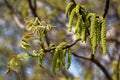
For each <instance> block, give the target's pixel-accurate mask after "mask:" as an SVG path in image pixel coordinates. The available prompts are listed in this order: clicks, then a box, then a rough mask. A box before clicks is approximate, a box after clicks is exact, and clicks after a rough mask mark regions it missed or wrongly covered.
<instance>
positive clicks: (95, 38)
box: [92, 26, 97, 54]
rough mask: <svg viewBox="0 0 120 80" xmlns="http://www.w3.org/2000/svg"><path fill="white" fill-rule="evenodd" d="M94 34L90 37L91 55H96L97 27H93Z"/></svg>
mask: <svg viewBox="0 0 120 80" xmlns="http://www.w3.org/2000/svg"><path fill="white" fill-rule="evenodd" d="M94 29H95V30H94V33H93V37H92V53H93V54H95V53H96V46H97V31H96V29H97V26H95V28H94Z"/></svg>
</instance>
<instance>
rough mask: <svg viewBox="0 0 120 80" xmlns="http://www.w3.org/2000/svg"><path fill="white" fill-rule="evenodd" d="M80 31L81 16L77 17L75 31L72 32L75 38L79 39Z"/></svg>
mask: <svg viewBox="0 0 120 80" xmlns="http://www.w3.org/2000/svg"><path fill="white" fill-rule="evenodd" d="M81 29H82V16H81V15H79V16H78V19H77V23H76V26H75V31H74V33H75V34H76V35H77V38H80V35H81Z"/></svg>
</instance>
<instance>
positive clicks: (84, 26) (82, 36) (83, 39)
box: [81, 23, 86, 42]
mask: <svg viewBox="0 0 120 80" xmlns="http://www.w3.org/2000/svg"><path fill="white" fill-rule="evenodd" d="M81 38H82V42H83V41H86V23H84V24H83V26H82V33H81Z"/></svg>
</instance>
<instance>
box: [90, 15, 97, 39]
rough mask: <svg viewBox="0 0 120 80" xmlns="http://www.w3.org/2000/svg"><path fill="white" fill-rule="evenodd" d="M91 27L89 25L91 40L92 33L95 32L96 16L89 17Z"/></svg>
mask: <svg viewBox="0 0 120 80" xmlns="http://www.w3.org/2000/svg"><path fill="white" fill-rule="evenodd" d="M90 19H91V25H90V38H91V39H92V37H93V35H94V31H95V26H96V25H95V20H96V15H95V14H92V16H91V18H90Z"/></svg>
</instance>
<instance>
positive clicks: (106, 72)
mask: <svg viewBox="0 0 120 80" xmlns="http://www.w3.org/2000/svg"><path fill="white" fill-rule="evenodd" d="M73 55H74V56H75V57H77V58H81V59H84V60H89V61H91V62H93V63H94V64H96V65H97V66H98V67H99V68H100V69H101V70H102V72H103V73H104V74H105V76H106V78H107V79H108V80H112V77H111V75H110V74H109V73H108V71H107V69H106V68H105V67H104V66H103V65H102V64H101V63H100V62H99V61H98V60H97V59H95V58H94V55H93V56H92V57H91V58H86V57H83V56H79V55H77V54H75V53H73Z"/></svg>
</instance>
